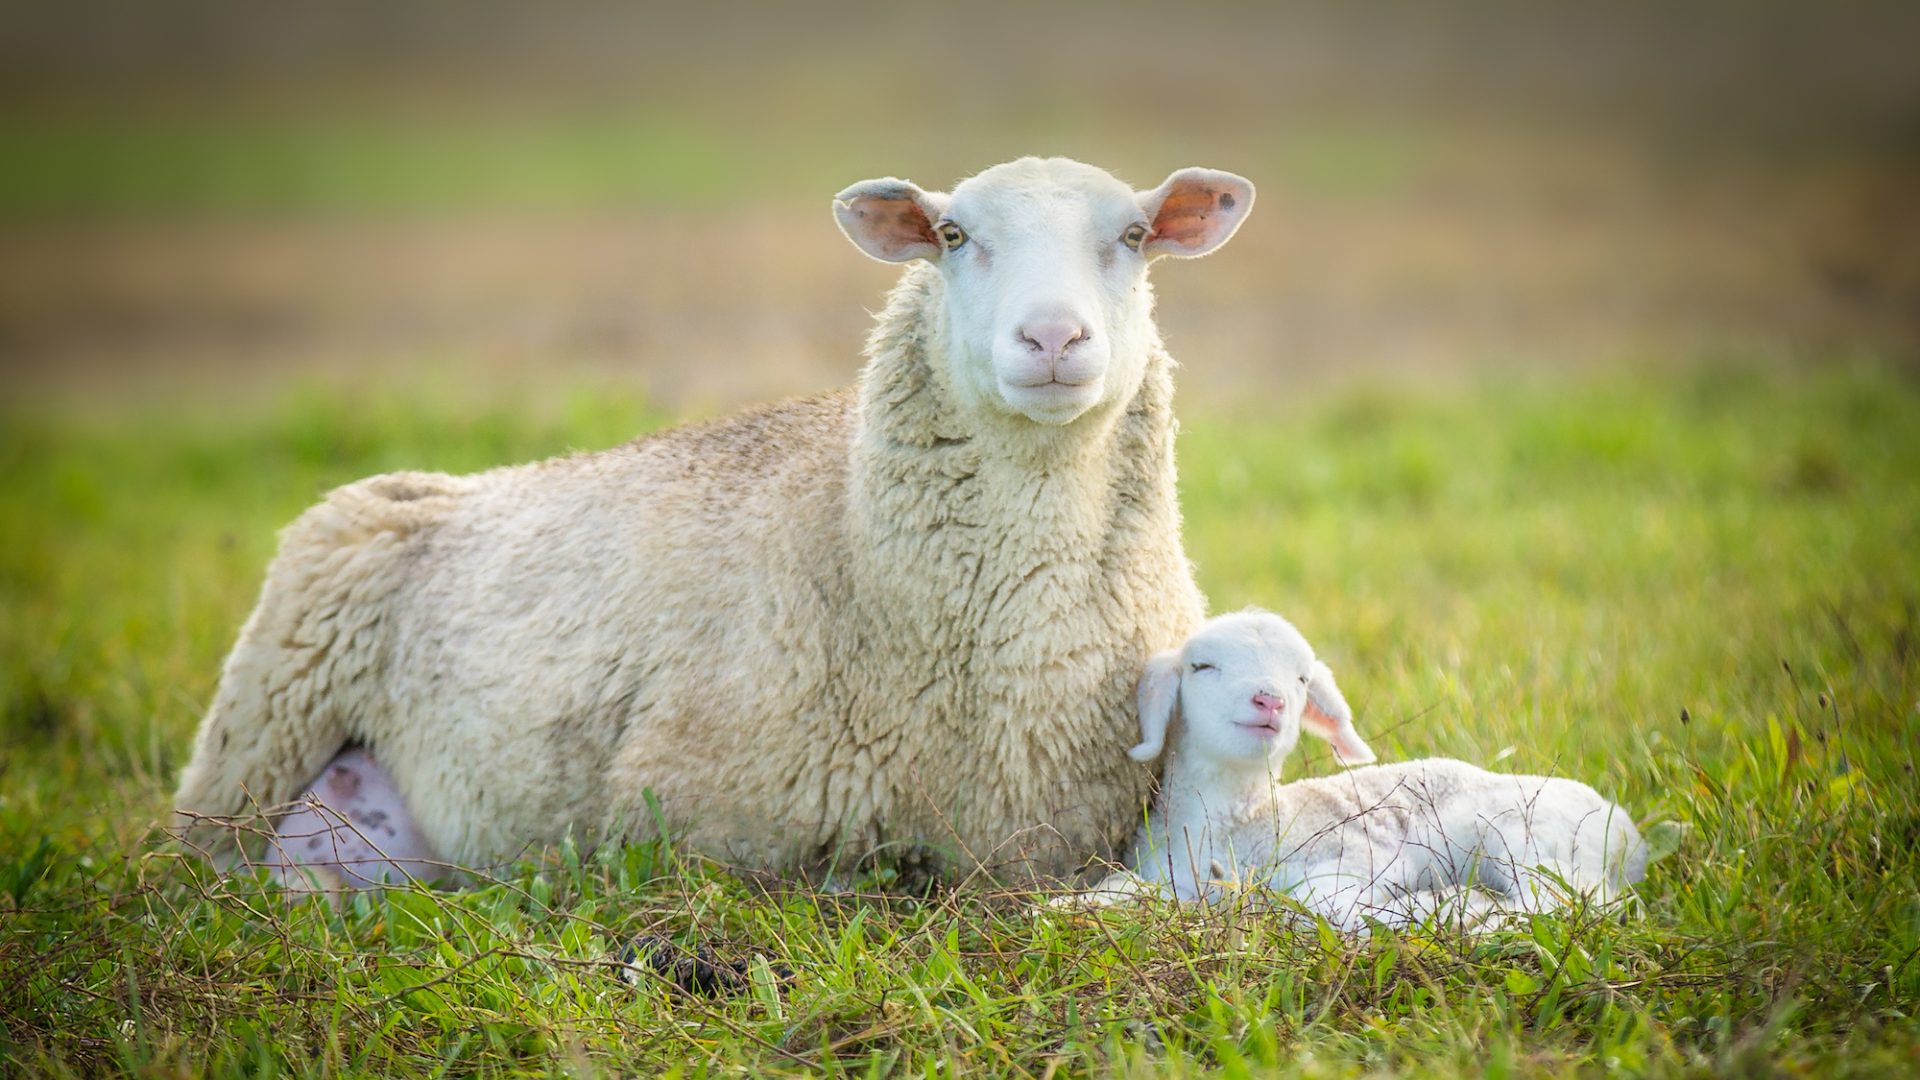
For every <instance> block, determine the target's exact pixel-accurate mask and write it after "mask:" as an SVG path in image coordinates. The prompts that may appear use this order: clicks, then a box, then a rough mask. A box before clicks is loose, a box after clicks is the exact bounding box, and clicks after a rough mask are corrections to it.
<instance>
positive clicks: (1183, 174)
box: [1134, 169, 1253, 259]
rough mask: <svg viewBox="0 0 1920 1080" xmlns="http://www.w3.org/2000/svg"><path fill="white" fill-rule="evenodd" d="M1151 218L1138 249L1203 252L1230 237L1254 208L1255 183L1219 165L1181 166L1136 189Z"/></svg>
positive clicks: (1153, 252)
mask: <svg viewBox="0 0 1920 1080" xmlns="http://www.w3.org/2000/svg"><path fill="white" fill-rule="evenodd" d="M1134 198H1135V199H1136V200H1138V201H1139V203H1140V212H1141V213H1142V214H1145V215H1146V217H1147V220H1148V221H1149V222H1151V223H1152V228H1151V231H1149V232H1148V233H1147V242H1146V244H1145V246H1143V247H1142V248H1141V249H1140V250H1141V251H1143V252H1145V253H1146V255H1147V257H1148V258H1152V257H1154V256H1156V255H1173V256H1177V257H1179V258H1183V259H1191V258H1194V257H1196V256H1200V255H1205V254H1206V253H1207V252H1209V251H1213V250H1214V249H1216V248H1218V247H1219V246H1220V245H1222V244H1224V243H1226V242H1227V241H1228V240H1229V239H1231V238H1232V237H1233V233H1234V230H1236V229H1238V228H1239V227H1240V223H1241V222H1242V221H1245V220H1246V219H1247V211H1249V210H1252V209H1253V185H1252V184H1250V183H1248V182H1247V180H1246V178H1245V177H1240V176H1235V175H1233V174H1232V173H1230V172H1221V171H1219V170H1218V169H1181V170H1180V171H1179V172H1177V173H1174V174H1173V175H1172V176H1169V177H1167V180H1166V183H1164V184H1161V185H1160V186H1159V187H1157V188H1154V189H1153V190H1152V191H1140V192H1135V193H1134Z"/></svg>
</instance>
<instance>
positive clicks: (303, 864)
mask: <svg viewBox="0 0 1920 1080" xmlns="http://www.w3.org/2000/svg"><path fill="white" fill-rule="evenodd" d="M300 803H301V806H300V808H299V809H297V810H295V811H294V812H292V813H290V814H288V815H286V816H285V817H283V818H281V819H280V821H279V823H278V824H277V826H276V827H275V829H274V832H273V836H272V839H271V840H270V841H269V843H268V845H267V852H266V856H265V858H263V859H262V860H261V861H260V865H262V866H265V867H267V868H268V869H269V870H270V871H271V873H272V876H273V878H274V879H275V880H276V881H279V882H281V883H282V884H285V885H286V886H287V887H288V888H289V889H293V890H295V891H301V892H305V891H322V892H334V891H339V890H344V889H363V888H378V887H380V886H382V885H391V884H397V883H401V882H406V881H413V880H420V881H431V880H434V879H436V878H438V877H440V876H441V871H442V870H443V864H442V861H441V859H440V857H439V856H438V855H437V854H436V853H435V852H434V850H433V847H432V846H431V845H430V844H428V842H427V839H426V837H425V836H424V835H423V834H422V833H421V831H420V827H419V825H418V824H417V823H416V822H415V821H414V820H413V815H412V814H410V813H408V811H407V804H406V800H404V799H403V798H401V796H400V791H399V789H398V788H396V787H395V786H394V783H393V778H392V777H391V776H389V775H387V771H386V770H385V769H383V768H381V767H380V764H379V763H378V762H376V761H374V759H373V756H372V755H371V754H369V753H367V752H366V751H365V750H362V749H358V748H355V749H350V750H347V751H345V752H344V753H342V754H340V756H338V757H336V758H334V759H333V760H332V761H331V762H329V763H328V764H327V767H326V768H325V769H323V770H321V772H320V775H319V776H318V777H317V778H316V779H315V780H314V781H313V783H312V784H311V785H310V786H309V787H308V788H307V790H306V793H305V794H304V795H302V796H301V799H300Z"/></svg>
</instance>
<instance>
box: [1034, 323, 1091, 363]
mask: <svg viewBox="0 0 1920 1080" xmlns="http://www.w3.org/2000/svg"><path fill="white" fill-rule="evenodd" d="M1086 336H1087V328H1086V327H1084V326H1082V325H1080V324H1079V323H1077V322H1073V321H1071V320H1068V319H1048V320H1046V321H1044V322H1031V323H1028V324H1026V325H1025V326H1022V327H1021V328H1020V340H1021V341H1023V342H1026V345H1027V348H1029V349H1032V350H1033V351H1035V352H1037V353H1039V354H1040V355H1042V356H1045V357H1049V358H1052V357H1056V356H1065V355H1066V352H1067V350H1068V349H1070V348H1072V347H1073V343H1074V342H1076V341H1079V340H1081V339H1083V338H1085V337H1086Z"/></svg>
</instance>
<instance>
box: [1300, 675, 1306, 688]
mask: <svg viewBox="0 0 1920 1080" xmlns="http://www.w3.org/2000/svg"><path fill="white" fill-rule="evenodd" d="M1300 685H1301V686H1305V685H1307V677H1306V676H1305V675H1302V676H1300Z"/></svg>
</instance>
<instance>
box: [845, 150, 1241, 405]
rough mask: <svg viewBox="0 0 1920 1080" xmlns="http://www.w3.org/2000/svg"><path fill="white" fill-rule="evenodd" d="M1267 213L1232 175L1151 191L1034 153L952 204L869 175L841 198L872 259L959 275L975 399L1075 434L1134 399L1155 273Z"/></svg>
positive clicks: (955, 345)
mask: <svg viewBox="0 0 1920 1080" xmlns="http://www.w3.org/2000/svg"><path fill="white" fill-rule="evenodd" d="M1252 206H1253V185H1251V184H1249V183H1248V182H1247V181H1245V180H1243V179H1241V178H1240V177H1238V176H1234V175H1232V174H1231V173H1223V172H1215V171H1212V170H1207V169H1183V170H1181V171H1179V172H1177V173H1174V174H1173V175H1172V176H1171V177H1168V179H1167V182H1166V183H1164V184H1162V185H1160V187H1158V188H1155V189H1154V190H1152V191H1145V192H1135V191H1133V190H1131V189H1129V188H1128V187H1127V186H1126V185H1125V184H1122V183H1121V182H1120V181H1118V180H1116V179H1114V178H1113V177H1112V176H1111V175H1109V174H1107V173H1106V172H1103V171H1102V170H1100V169H1096V168H1094V167H1092V166H1090V165H1082V164H1080V163H1079V162H1076V161H1069V160H1067V159H1065V158H1049V159H1045V160H1042V159H1039V158H1022V159H1020V160H1019V161H1014V162H1009V163H1008V164H1005V165H997V166H995V167H993V168H991V169H988V170H987V171H985V172H983V173H981V174H980V175H978V176H975V177H973V178H971V179H969V180H966V181H964V182H962V183H961V184H960V185H959V186H958V187H956V188H954V190H953V193H952V194H951V195H948V194H945V193H941V192H927V191H922V190H920V189H919V188H917V187H915V186H914V185H912V184H910V183H908V182H906V181H904V180H894V179H885V180H869V181H865V182H863V183H860V184H855V185H854V186H853V187H850V188H848V189H847V190H845V191H843V192H841V193H840V194H839V196H838V197H837V198H836V200H835V203H834V209H835V213H836V215H837V216H838V218H839V221H840V226H841V228H842V229H843V230H845V232H846V234H847V236H848V237H849V238H850V239H852V240H853V242H854V243H855V244H857V245H858V246H859V247H860V249H861V250H863V251H865V252H867V253H868V254H869V255H872V256H874V257H875V258H879V259H884V260H886V261H889V262H906V261H909V260H913V259H926V260H929V261H931V262H933V263H935V264H936V265H937V266H938V267H939V270H940V273H941V275H942V277H944V278H945V279H946V289H945V296H946V306H947V311H946V315H947V331H948V333H947V335H946V337H947V342H948V357H947V359H948V362H949V363H950V364H951V365H952V371H951V375H952V379H953V384H954V386H955V388H956V391H957V392H958V393H959V394H960V395H961V396H962V397H963V398H965V399H966V401H967V403H968V404H970V405H973V406H976V407H979V408H985V409H988V410H992V411H994V412H999V413H1004V414H1009V415H1014V416H1019V417H1024V418H1026V419H1028V420H1032V421H1034V422H1036V423H1041V424H1056V425H1057V424H1067V423H1071V422H1072V421H1074V420H1076V419H1078V418H1079V417H1081V416H1083V415H1085V414H1086V413H1087V412H1089V411H1090V410H1092V409H1094V408H1095V407H1096V406H1099V405H1102V404H1113V403H1117V402H1124V401H1126V400H1128V399H1130V398H1131V397H1132V396H1133V394H1134V393H1135V391H1137V390H1138V389H1139V386H1140V380H1141V378H1142V377H1143V376H1144V375H1145V373H1146V364H1147V351H1148V346H1149V344H1150V342H1151V341H1152V336H1153V326H1152V317H1153V296H1152V292H1151V291H1150V290H1149V289H1148V287H1147V264H1148V263H1149V262H1151V261H1152V260H1153V259H1155V258H1157V257H1158V256H1161V255H1175V256H1184V257H1189V258H1190V257H1193V256H1198V255H1204V254H1206V253H1207V252H1210V251H1212V250H1214V249H1215V248H1218V247H1219V246H1220V245H1221V244H1224V243H1226V241H1227V239H1228V238H1229V237H1231V236H1232V235H1233V233H1234V230H1236V229H1238V228H1239V226H1240V222H1241V221H1242V220H1244V219H1245V217H1246V215H1247V211H1248V210H1250V209H1251V208H1252Z"/></svg>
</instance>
